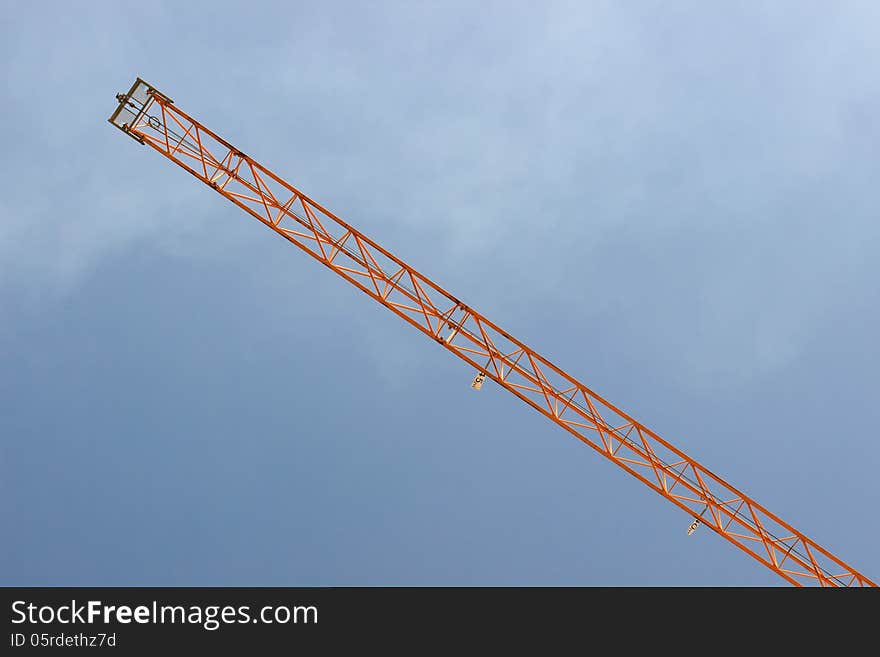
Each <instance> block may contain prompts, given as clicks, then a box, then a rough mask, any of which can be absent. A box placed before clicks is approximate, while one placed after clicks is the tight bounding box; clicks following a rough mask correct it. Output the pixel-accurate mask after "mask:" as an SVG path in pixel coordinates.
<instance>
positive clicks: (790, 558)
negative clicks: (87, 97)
mask: <svg viewBox="0 0 880 657" xmlns="http://www.w3.org/2000/svg"><path fill="white" fill-rule="evenodd" d="M117 99H118V100H119V106H118V108H117V110H116V111H115V112H114V113H113V115H112V116H111V117H110V122H111V123H113V124H114V125H116V126H117V127H118V128H120V129H122V130H123V131H124V132H126V133H127V134H128V135H129V136H131V137H133V138H134V139H136V140H137V141H139V142H141V143H142V144H145V145H146V146H149V147H150V148H152V149H154V150H155V151H157V152H158V153H160V154H162V155H164V156H165V157H166V158H168V159H170V160H172V161H173V162H175V163H176V164H178V165H180V166H181V167H183V168H184V169H185V170H187V171H189V172H190V173H191V174H192V175H193V176H195V177H196V178H198V179H199V180H201V181H202V182H203V183H205V184H206V185H208V186H209V187H211V188H212V189H214V190H215V191H216V192H217V193H218V194H221V195H222V196H224V197H226V198H227V199H228V200H230V201H232V202H233V203H234V204H235V205H237V206H238V207H240V208H241V209H242V210H244V211H245V212H247V213H248V214H250V215H251V216H253V217H254V218H255V219H257V220H258V221H260V222H261V223H263V224H265V225H266V226H267V227H268V228H270V229H271V230H273V231H274V232H276V233H278V234H279V235H281V236H282V237H283V238H285V239H287V240H288V241H290V242H291V243H292V244H294V245H295V246H297V247H298V248H300V249H301V250H302V251H304V252H305V253H307V254H308V255H310V256H312V257H313V258H314V259H315V260H317V261H319V262H321V263H323V264H324V265H325V266H327V267H328V268H329V269H331V270H333V271H334V272H335V273H337V274H338V275H339V276H341V277H342V278H344V279H345V280H347V281H348V282H349V283H351V284H352V285H354V286H355V287H357V288H358V289H360V290H361V291H362V292H364V293H365V294H367V295H368V296H369V297H371V298H372V299H374V300H375V301H377V302H379V303H380V304H382V305H383V306H385V307H386V308H387V309H388V310H390V311H391V312H393V313H394V314H395V315H397V316H398V317H400V318H401V319H403V320H404V321H406V322H407V323H409V324H410V325H412V326H413V327H414V328H416V329H418V330H419V331H421V332H422V333H424V334H425V335H426V336H428V337H430V338H431V339H432V340H434V341H435V342H436V343H437V344H438V345H440V346H441V347H442V348H444V349H446V350H447V351H449V352H450V353H452V354H455V355H456V356H458V357H459V358H461V359H462V360H464V361H465V362H466V363H468V364H469V365H471V366H472V367H473V368H475V369H476V370H477V373H478V374H484V375H485V377H488V378H489V379H491V380H493V381H494V382H495V383H497V384H498V385H500V386H501V387H502V388H504V389H505V390H507V391H509V392H511V393H512V394H514V395H515V396H517V397H518V398H519V399H521V400H522V401H524V402H525V403H526V404H528V405H529V406H531V407H532V408H534V409H535V410H536V411H538V412H539V413H541V414H542V415H544V416H546V417H547V418H549V419H550V420H552V421H553V422H554V423H556V424H557V425H559V426H560V427H562V428H563V429H565V430H566V431H568V432H569V433H570V434H572V435H573V436H574V437H575V438H577V439H578V440H580V441H582V442H584V443H586V444H587V445H589V446H590V447H592V448H593V449H594V450H596V451H597V452H598V453H599V454H601V455H602V456H604V457H605V458H607V459H609V460H610V461H612V462H614V463H615V464H616V465H618V466H620V467H621V468H623V469H624V470H626V471H627V472H628V473H629V474H631V475H632V476H633V477H635V478H636V479H638V480H639V481H641V482H642V483H643V484H645V485H646V486H648V487H649V488H651V489H653V490H654V491H656V492H657V493H659V494H660V495H662V496H663V497H665V498H666V499H667V500H669V501H670V502H672V503H673V504H675V505H676V506H677V507H679V508H680V509H682V510H683V511H685V512H686V513H688V514H689V515H691V516H692V517H693V518H694V523H693V524H692V525H691V528H690V529H689V532H688V533H690V532H691V531H693V529H695V528H696V526H697V525H704V526H706V527H708V528H709V529H711V530H712V531H714V532H715V533H717V534H718V535H719V536H721V537H722V538H724V539H726V540H728V541H730V542H731V543H733V544H734V545H736V546H737V547H738V548H740V549H741V550H743V551H744V552H746V553H747V554H749V555H750V556H752V557H753V558H754V559H756V560H757V561H759V562H760V563H762V564H764V565H765V566H767V567H768V568H770V569H771V570H773V571H774V572H776V573H777V574H778V575H780V576H781V577H782V578H783V579H785V580H786V581H788V582H790V583H791V584H794V585H798V586H800V585H807V584H812V585H819V586H833V587H836V586H877V584H876V583H875V582H873V581H872V580H870V579H869V578H868V577H866V576H865V575H863V574H862V573H860V572H858V571H857V570H855V569H854V568H852V567H851V566H849V565H848V564H846V563H845V562H844V561H842V560H841V559H839V558H838V557H836V556H834V555H833V554H832V553H831V552H829V551H828V550H826V549H825V548H823V547H821V546H820V545H818V544H817V543H816V542H814V541H813V540H811V539H809V538H807V537H806V536H805V535H804V534H802V533H801V532H799V531H797V530H796V529H795V528H794V527H792V526H791V525H789V524H788V523H786V522H785V521H784V520H782V519H781V518H779V517H778V516H776V515H775V514H773V513H772V512H770V511H768V510H767V509H766V508H764V507H763V506H761V505H760V504H759V503H758V502H756V501H755V500H753V499H752V498H751V497H749V496H748V495H746V494H745V493H743V492H741V491H740V490H739V489H737V488H735V487H734V486H732V485H731V484H729V483H727V482H726V481H725V480H724V479H722V478H721V477H719V476H718V475H716V474H714V473H713V472H711V471H710V470H708V469H707V468H706V467H704V466H703V465H701V464H700V463H698V462H697V461H695V460H694V459H693V458H691V457H690V456H688V455H687V454H685V453H684V452H682V451H681V450H680V449H678V448H677V447H675V446H674V445H672V444H670V443H669V442H667V441H666V440H664V439H663V438H661V437H660V436H658V435H657V434H656V433H654V432H653V431H651V430H650V429H648V428H647V427H646V426H644V425H643V424H641V423H640V422H638V421H637V420H635V419H634V418H633V417H632V416H630V415H628V414H627V413H625V412H624V411H622V410H620V409H619V408H617V407H616V406H614V405H613V404H611V403H610V402H609V401H607V400H605V399H603V398H602V397H600V396H599V395H597V394H596V393H595V392H593V391H592V390H590V389H589V388H587V386H585V385H584V384H583V383H581V382H580V381H578V380H577V379H575V378H574V377H572V376H571V375H569V374H567V373H566V372H564V371H563V370H561V369H560V368H558V367H557V366H555V365H553V364H552V363H551V362H549V361H548V360H547V359H546V358H544V357H542V356H541V355H540V354H538V353H537V352H536V351H534V350H533V349H531V348H529V347H527V346H526V345H524V344H523V343H522V342H520V341H519V340H517V339H516V338H514V337H513V336H511V335H510V334H509V333H507V332H506V331H505V330H504V329H502V328H500V327H499V326H497V325H496V324H494V323H493V322H492V321H490V320H489V319H487V318H486V317H485V316H483V315H482V314H480V313H479V312H478V311H476V310H475V309H473V308H472V307H470V306H468V305H467V304H465V303H463V302H462V301H461V300H459V299H458V298H457V297H455V296H453V295H452V294H450V293H449V292H447V291H446V290H444V289H443V288H442V287H440V286H439V285H437V284H436V283H434V282H433V281H432V280H430V279H429V278H427V277H426V276H424V275H423V274H420V273H419V272H418V271H416V270H415V269H413V268H412V267H410V266H409V265H407V264H406V263H405V262H403V261H402V260H400V259H399V258H397V257H396V256H394V255H393V254H392V253H390V252H388V251H387V250H386V249H384V248H382V247H381V246H380V245H379V244H377V243H376V242H374V241H373V240H371V239H370V238H368V237H367V236H366V235H364V234H363V233H361V232H360V231H359V230H357V229H356V228H354V227H353V226H350V225H349V224H347V223H346V222H344V221H342V220H341V219H340V218H338V217H337V216H336V215H334V214H333V213H332V212H330V211H329V210H327V209H326V208H324V207H323V206H321V205H320V204H319V203H317V202H315V201H314V200H312V199H311V198H309V197H308V196H306V195H305V194H303V193H302V192H301V191H300V190H299V189H297V188H296V187H294V186H293V185H291V184H290V183H287V182H285V181H284V180H282V179H281V178H280V177H278V176H277V175H275V174H274V173H272V172H271V171H269V170H268V169H266V168H265V167H264V166H262V165H260V164H258V163H257V162H256V161H254V160H253V159H252V158H251V157H248V156H247V155H245V154H244V153H242V152H241V151H240V150H239V149H237V148H235V147H234V146H232V145H231V144H229V143H228V142H226V141H224V140H223V139H222V138H220V137H219V136H218V135H217V134H216V133H214V132H212V131H211V130H209V129H208V128H206V127H205V126H203V125H202V124H201V123H199V122H198V121H196V120H195V119H193V118H191V117H190V116H189V115H188V114H186V113H185V112H183V111H182V110H180V109H179V108H178V107H177V106H176V105H175V104H174V103H173V101H172V100H171V99H170V98H168V97H167V96H165V95H163V94H161V93H160V92H158V91H156V90H155V89H154V88H153V87H151V86H150V85H148V84H147V83H146V82H144V81H142V80H140V79H138V80H137V81H136V82H135V83H134V85H132V88H131V89H130V90H129V92H128V93H127V94H119V95H118V96H117ZM474 385H475V387H479V386H478V385H477V382H476V380H475V383H474Z"/></svg>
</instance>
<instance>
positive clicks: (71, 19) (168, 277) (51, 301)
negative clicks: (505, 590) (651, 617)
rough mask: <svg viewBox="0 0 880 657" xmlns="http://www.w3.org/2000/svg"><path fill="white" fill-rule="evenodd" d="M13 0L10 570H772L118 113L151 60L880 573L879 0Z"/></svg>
mask: <svg viewBox="0 0 880 657" xmlns="http://www.w3.org/2000/svg"><path fill="white" fill-rule="evenodd" d="M539 4H540V6H538V5H539ZM10 9H11V6H10ZM6 15H7V18H8V20H6V21H4V23H3V26H2V27H0V30H2V39H0V54H2V60H0V61H2V64H0V66H2V69H3V77H4V81H5V84H4V87H3V90H2V92H0V93H2V102H3V118H4V120H3V121H2V122H0V134H2V139H3V143H4V146H5V148H4V152H3V154H2V156H0V166H2V174H3V180H4V185H3V194H2V198H0V450H2V452H0V499H2V503H0V521H2V522H3V525H4V527H6V532H5V537H4V540H3V547H2V549H0V582H2V583H3V584H13V585H53V584H54V585H78V584H92V585H137V584H141V585H273V584H274V585H345V584H353V585H375V584H394V585H416V584H437V585H445V584H462V585H483V584H501V585H515V584H524V585H533V584H549V585H569V584H571V585H594V584H602V585H641V584H647V585H679V584H692V585H776V584H778V583H780V582H781V580H779V579H778V578H777V576H775V575H774V574H773V573H771V572H770V571H768V570H766V569H765V568H763V567H762V566H760V565H759V564H757V563H755V562H753V561H752V560H750V559H749V558H748V557H747V556H745V555H744V554H742V553H741V552H739V551H738V550H736V549H735V548H734V547H733V546H731V545H729V544H727V543H726V542H724V541H722V540H721V539H720V538H718V537H716V536H715V535H713V534H712V533H711V532H708V531H705V530H704V531H702V532H697V534H695V535H694V536H693V537H690V538H687V537H686V536H685V530H686V529H687V526H688V524H689V523H690V520H689V518H688V517H686V516H685V515H684V514H683V513H681V512H680V511H679V510H677V509H675V508H674V507H673V506H672V505H671V504H669V503H668V502H666V501H665V500H663V499H662V498H660V497H659V496H657V495H656V494H654V493H652V492H651V491H650V490H648V489H646V488H645V487H643V486H642V485H640V484H639V483H638V482H637V481H635V480H634V479H632V478H631V477H629V476H628V475H626V474H625V473H623V472H622V471H619V470H618V469H616V468H615V467H614V466H613V465H612V464H610V463H608V462H606V461H605V460H603V459H601V458H599V457H598V456H597V455H596V454H595V453H593V452H592V451H591V450H589V449H588V448H586V447H584V446H583V445H580V444H578V443H577V442H576V441H574V440H573V439H572V438H570V437H569V436H568V435H567V434H565V433H564V432H562V431H561V430H559V429H557V428H556V427H554V426H553V425H552V424H551V423H549V422H547V420H546V419H544V418H542V417H540V416H538V415H537V414H536V413H534V412H533V411H531V410H530V409H528V408H527V407H526V406H524V405H523V404H522V403H521V402H519V401H517V400H516V399H514V398H513V397H511V396H510V395H508V394H507V393H505V392H504V391H502V390H500V389H499V388H498V387H497V386H494V385H492V384H491V383H490V384H488V385H487V386H485V387H484V389H483V390H482V391H481V392H480V393H474V392H473V391H472V390H471V389H470V387H469V383H470V380H471V378H472V375H473V373H472V372H471V371H469V369H468V368H467V367H465V366H464V365H463V364H461V363H459V362H457V361H456V359H454V358H452V357H451V356H450V355H449V354H448V353H446V352H443V351H442V350H438V349H436V348H434V347H433V346H432V345H431V344H430V343H429V341H427V340H426V339H425V338H424V336H422V335H421V334H419V333H417V332H415V331H413V330H412V329H411V328H409V327H407V326H406V325H405V324H404V323H403V322H401V321H400V320H398V319H397V318H395V317H394V316H393V315H391V314H390V313H388V312H387V311H385V310H384V309H382V308H381V307H380V306H378V305H377V304H375V303H374V302H372V301H370V300H369V299H368V298H367V297H365V296H364V295H362V294H360V293H359V292H357V291H356V290H354V289H353V288H350V287H349V286H348V285H347V284H346V283H345V282H344V281H342V280H340V279H337V278H336V277H334V276H332V275H331V274H330V273H329V272H328V271H326V269H325V268H323V267H319V266H317V265H316V264H315V263H314V262H313V261H311V260H310V259H307V258H306V257H304V256H303V255H302V254H300V253H299V252H298V251H297V250H296V249H293V248H292V247H290V245H288V244H286V243H285V242H284V241H283V240H280V239H278V238H276V237H274V236H273V235H271V234H270V233H269V232H268V231H266V230H265V229H264V228H262V227H261V226H259V225H258V224H257V223H256V222H254V221H253V220H251V219H249V218H248V217H246V216H245V215H244V214H243V213H241V212H240V211H239V210H238V209H237V208H235V207H234V206H232V205H231V204H228V202H226V201H224V200H223V199H222V198H220V197H219V196H218V195H216V194H212V193H210V191H209V190H207V189H205V188H204V187H203V186H200V185H199V184H198V183H197V182H196V181H195V180H194V179H192V178H191V177H190V176H187V175H185V174H184V173H183V172H182V171H180V170H179V169H177V168H176V167H174V166H173V165H172V164H170V163H169V162H167V161H165V160H163V159H162V158H160V157H159V156H158V155H156V154H155V153H151V152H148V151H147V149H145V148H143V147H140V146H138V145H137V144H136V143H135V142H133V141H131V140H129V139H126V138H125V137H124V136H123V135H122V134H120V133H119V132H118V131H116V130H114V129H113V128H112V127H111V126H110V125H109V124H108V123H107V122H106V118H107V116H109V114H110V112H111V111H112V110H113V108H114V105H115V102H114V98H113V96H114V94H115V93H116V92H118V91H122V90H125V89H127V88H128V86H129V85H130V83H131V81H132V80H133V78H134V77H135V76H136V75H140V76H142V77H143V78H145V79H146V80H148V81H150V82H151V83H153V84H154V85H156V86H157V87H158V88H159V89H160V90H162V91H164V92H165V93H167V94H168V95H170V96H171V97H172V98H174V100H175V101H176V102H177V103H178V104H179V105H180V106H181V107H182V108H183V109H185V110H187V111H188V112H190V113H192V114H193V115H195V116H196V117H197V118H199V119H200V120H202V121H203V122H204V123H206V124H207V125H208V126H209V127H211V128H213V129H215V130H216V131H217V132H219V133H220V134H221V135H223V136H224V137H226V138H227V139H229V140H230V141H232V142H233V143H235V144H236V145H237V146H238V147H240V148H241V149H242V150H244V151H245V152H247V153H248V154H249V155H252V156H253V157H255V158H256V159H257V160H259V161H260V162H262V163H263V164H265V165H267V166H269V167H270V168H272V169H273V170H275V171H277V172H278V173H280V174H281V175H283V176H285V177H286V178H287V179H288V180H290V181H291V182H292V183H293V184H295V185H297V186H299V187H300V188H302V189H304V190H305V191H306V192H307V193H309V194H310V195H311V196H312V197H313V198H315V199H317V200H319V201H320V202H322V203H323V204H325V205H326V206H327V207H329V208H330V209H332V210H334V211H335V212H336V213H337V214H339V215H340V216H342V217H343V218H345V219H346V220H348V221H350V222H351V223H353V224H354V225H356V226H358V227H359V228H360V229H361V230H363V231H364V232H365V233H367V234H368V235H370V236H371V237H373V238H374V239H376V240H378V241H379V242H380V243H382V244H384V245H385V246H387V247H388V248H390V249H391V250H392V251H394V252H395V253H397V254H398V255H399V256H401V257H403V258H404V259H406V260H407V261H408V262H410V263H411V264H413V265H414V266H416V267H417V268H419V269H420V270H421V271H422V272H424V273H425V274H427V275H428V276H430V277H432V278H433V279H435V280H437V281H438V282H439V283H440V284H441V285H443V286H444V287H446V288H447V289H449V290H451V291H453V292H454V293H455V294H456V295H457V296H458V297H460V298H461V299H463V300H464V301H465V302H467V303H469V304H470V305H472V306H474V307H475V308H477V309H479V310H480V311H481V312H483V313H484V314H486V315H488V316H489V317H491V318H492V319H493V320H494V321H496V322H497V323H499V324H501V325H502V326H503V327H505V328H506V329H507V330H508V331H510V332H511V333H513V334H514V335H516V336H517V337H519V338H520V339H522V340H524V341H525V342H526V343H528V344H529V345H530V346H533V347H534V348H536V349H538V350H539V351H540V352H541V353H543V354H544V355H545V356H547V357H549V358H550V359H552V360H553V361H554V362H556V363H558V364H560V365H561V366H562V367H564V368H565V369H566V370H568V371H569V372H571V373H572V374H574V375H575V376H578V377H579V378H581V379H582V380H583V381H585V382H586V383H587V384H588V385H590V386H591V387H592V388H593V389H594V390H596V391H597V392H599V393H601V394H603V395H605V396H606V397H608V398H609V399H611V400H612V401H614V402H615V403H616V404H618V405H619V406H621V407H622V408H624V409H626V410H627V411H629V412H630V413H631V414H633V415H634V416H635V417H637V418H638V419H640V420H641V421H643V422H644V423H646V424H647V425H648V426H650V427H652V428H653V429H655V430H656V431H658V432H659V433H660V434H661V435H663V436H664V437H666V438H667V439H669V440H671V441H673V442H675V443H676V444H677V445H678V446H679V447H681V448H683V449H684V450H685V451H687V452H688V453H689V454H691V455H692V456H694V457H695V458H697V459H698V460H700V461H701V462H702V463H704V464H705V465H707V466H708V467H709V468H711V469H713V470H714V471H716V472H717V473H719V474H721V475H722V476H725V477H726V478H727V479H728V480H729V481H731V483H733V484H734V485H736V486H738V487H740V488H741V489H743V490H744V491H745V492H747V493H748V494H750V495H752V496H754V497H755V498H757V499H758V500H759V501H760V502H762V503H763V504H764V505H765V506H767V507H768V508H770V509H771V510H772V511H774V512H775V513H777V514H778V515H780V516H781V517H783V518H784V519H786V520H787V521H789V522H790V523H792V524H793V525H794V526H795V527H797V528H798V529H800V530H802V531H804V532H805V533H807V534H808V535H809V536H811V537H812V538H813V539H814V540H816V541H818V542H819V543H820V544H822V545H824V546H825V547H827V548H829V549H831V550H832V551H833V552H835V553H837V554H838V555H839V556H841V557H842V558H844V559H845V560H847V561H849V562H850V563H852V564H853V565H854V566H855V567H856V568H859V569H860V570H862V571H863V572H865V573H867V574H868V575H869V576H872V577H873V578H874V579H877V578H878V577H880V551H878V550H877V547H876V546H877V543H878V539H880V529H878V525H877V521H876V518H875V515H876V509H877V508H878V507H880V485H878V483H877V477H876V473H877V472H878V471H880V443H878V440H877V432H876V428H875V427H876V426H877V424H878V423H880V404H878V403H877V397H878V387H880V385H878V383H880V381H878V374H877V372H878V371H880V356H878V349H877V341H876V336H877V335H878V334H880V311H878V304H877V301H878V282H880V265H878V262H877V258H876V254H877V252H878V248H880V222H878V216H880V198H878V195H877V191H876V190H877V179H878V173H880V155H878V153H880V127H878V121H877V117H878V116H880V111H878V110H880V82H878V80H880V76H878V70H877V62H878V61H880V45H878V44H880V38H878V36H880V34H878V32H880V28H878V25H880V7H878V5H877V4H876V3H873V2H841V3H832V4H829V3H819V2H775V3H772V4H771V3H757V2H755V3H739V4H738V6H737V7H728V6H721V5H720V4H714V5H713V6H711V7H710V6H707V3H701V2H684V1H680V2H672V3H669V2H648V1H642V2H630V3H616V2H583V3H479V4H476V5H474V4H468V3H455V2H447V3H370V4H366V3H353V2H352V3H308V4H297V3H263V2H252V3H247V4H246V5H242V4H241V3H227V4H224V3H218V2H210V3H198V2H192V3H169V2H158V1H157V2H150V3H137V4H135V3H127V2H114V3H100V2H94V3H86V4H80V5H79V6H78V7H77V8H76V10H75V11H73V10H71V9H70V8H69V6H68V5H66V4H64V3H25V4H21V3H16V4H15V7H14V11H11V10H10V11H7V12H6Z"/></svg>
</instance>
